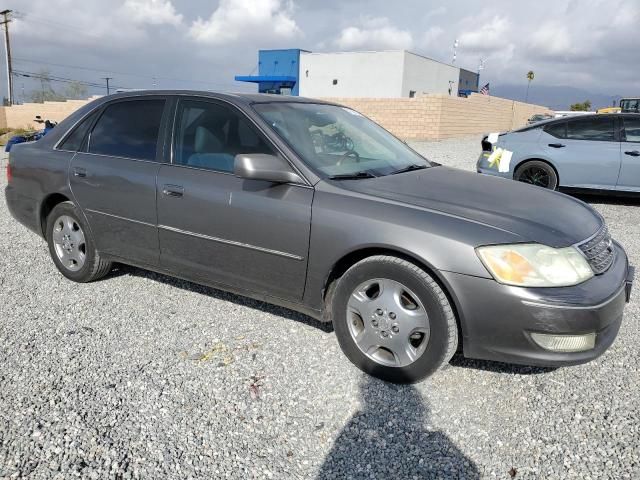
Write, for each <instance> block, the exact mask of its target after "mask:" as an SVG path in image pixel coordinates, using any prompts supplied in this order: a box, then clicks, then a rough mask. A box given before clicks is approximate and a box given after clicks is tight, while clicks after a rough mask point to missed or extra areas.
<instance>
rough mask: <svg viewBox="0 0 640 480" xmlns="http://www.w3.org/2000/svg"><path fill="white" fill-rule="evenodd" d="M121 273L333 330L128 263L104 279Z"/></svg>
mask: <svg viewBox="0 0 640 480" xmlns="http://www.w3.org/2000/svg"><path fill="white" fill-rule="evenodd" d="M121 275H132V276H136V277H140V278H146V279H149V280H153V281H156V282H161V283H164V284H166V285H169V286H171V287H176V288H180V289H182V290H186V291H189V292H195V293H199V294H201V295H208V296H210V297H212V298H215V299H217V300H224V301H226V302H233V303H235V304H236V305H240V306H242V307H248V308H252V309H254V310H259V311H261V312H264V313H269V314H271V315H278V316H280V317H284V318H286V319H288V320H294V321H296V322H299V323H302V324H304V325H310V326H312V327H315V328H317V329H319V330H321V331H323V332H325V333H331V332H333V325H332V324H331V323H329V322H320V321H318V320H316V319H315V318H312V317H310V316H308V315H305V314H303V313H300V312H296V311H294V310H291V309H288V308H285V307H279V306H277V305H273V304H270V303H266V302H262V301H260V300H254V299H252V298H249V297H245V296H242V295H236V294H234V293H230V292H225V291H223V290H218V289H217V288H213V287H208V286H206V285H200V284H198V283H193V282H190V281H188V280H182V279H180V278H176V277H171V276H169V275H163V274H161V273H156V272H152V271H150V270H144V269H142V268H138V267H133V266H130V265H124V264H116V265H114V267H113V270H112V271H111V272H110V273H109V275H108V276H107V277H106V279H109V278H116V277H119V276H121Z"/></svg>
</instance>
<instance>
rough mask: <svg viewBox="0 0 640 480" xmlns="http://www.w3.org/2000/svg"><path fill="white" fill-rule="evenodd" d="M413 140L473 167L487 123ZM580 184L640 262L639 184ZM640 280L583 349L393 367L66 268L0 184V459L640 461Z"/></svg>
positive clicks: (254, 468)
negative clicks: (414, 378) (593, 191)
mask: <svg viewBox="0 0 640 480" xmlns="http://www.w3.org/2000/svg"><path fill="white" fill-rule="evenodd" d="M414 146H415V147H416V148H417V149H419V150H420V151H421V152H424V153H426V155H427V156H429V157H430V158H432V159H433V160H436V161H438V162H441V163H443V164H447V165H454V166H456V167H460V168H467V169H472V168H473V166H474V163H475V159H476V157H477V155H478V153H479V152H478V150H479V138H477V137H473V138H468V139H462V140H460V139H458V140H449V141H443V142H433V143H420V144H415V145H414ZM3 165H4V164H3ZM0 182H1V183H0V186H2V187H3V188H4V182H5V179H4V175H2V180H1V181H0ZM588 200H589V201H590V202H592V203H594V205H595V207H596V208H597V209H598V210H599V211H600V212H602V214H603V215H604V216H605V218H606V219H607V221H608V223H609V226H610V229H611V231H612V233H613V235H614V236H615V237H616V238H617V239H618V240H620V241H621V242H622V243H623V244H624V245H625V247H626V248H627V251H628V253H629V256H630V258H631V260H632V262H633V263H635V264H636V265H640V245H639V240H638V239H639V238H640V235H639V234H640V231H639V229H640V208H639V207H640V203H637V202H633V201H619V200H617V201H616V200H610V199H607V198H598V197H596V198H595V199H593V198H592V199H588ZM638 298H639V296H638V295H636V296H635V297H634V298H633V300H632V302H631V304H629V305H628V307H627V311H626V313H627V314H626V319H625V322H624V324H623V326H622V329H621V331H620V334H619V337H618V339H617V341H616V342H615V344H614V345H613V347H612V348H611V349H610V350H609V351H608V352H607V353H606V354H605V355H604V356H603V357H601V358H599V359H598V360H596V361H594V362H591V363H589V364H587V365H583V366H578V367H570V368H561V369H556V370H544V369H535V368H526V367H515V366H510V365H504V364H499V363H490V362H477V361H468V360H464V359H462V358H454V360H453V361H452V366H451V367H449V368H447V369H445V370H443V371H441V372H438V373H437V374H436V375H434V376H433V377H432V378H430V379H428V380H427V381H425V382H423V383H420V384H418V385H414V386H395V385H389V384H385V383H383V382H380V381H377V380H375V379H372V378H370V377H367V376H365V375H363V374H361V373H360V372H359V371H358V370H357V369H356V368H355V367H353V366H351V364H350V363H349V362H348V361H347V360H346V358H345V357H344V356H343V355H342V354H341V352H340V350H339V347H338V345H337V342H336V340H335V337H334V335H333V333H332V332H331V331H330V329H327V328H323V327H322V326H321V325H319V324H317V323H315V322H314V321H312V320H310V319H308V318H307V317H305V316H303V315H300V314H297V313H294V312H291V311H288V310H285V309H281V308H277V307H272V306H269V305H265V304H263V303H260V302H255V301H252V300H248V299H245V298H242V297H238V296H234V295H230V294H226V293H223V292H220V291H217V290H213V289H209V288H205V287H201V286H197V285H194V284H191V283H188V282H183V281H179V280H174V279H171V278H168V277H165V276H161V275H156V274H152V273H148V272H145V271H142V270H138V269H134V268H130V267H121V268H120V269H119V270H117V271H114V272H113V273H112V274H111V275H110V276H108V277H107V278H106V279H104V280H102V281H100V282H96V283H92V284H88V285H79V284H73V283H71V282H69V281H67V280H65V279H64V278H63V277H62V276H61V275H60V274H58V273H57V271H56V270H55V268H54V266H53V264H52V262H51V261H50V260H49V258H48V254H47V249H46V246H45V243H44V242H43V241H42V240H41V239H40V238H38V237H37V236H35V235H33V234H31V233H30V232H28V231H27V230H26V229H25V228H23V227H22V226H20V225H19V224H17V223H16V222H15V221H13V220H12V219H11V218H10V216H9V214H8V212H7V210H6V206H5V204H4V196H3V197H2V200H0V478H19V477H29V478H60V479H62V478H65V479H68V478H75V477H81V478H152V479H156V478H323V479H324V478H345V477H352V478H410V479H411V478H505V479H509V478H512V477H513V476H515V478H518V479H519V478H563V479H564V478H580V479H601V478H616V479H618V478H630V479H631V478H639V477H640V463H639V462H640V458H639V456H640V429H639V413H638V412H639V409H638V407H639V404H638V403H639V402H638V390H637V385H638V383H639V382H640V361H639V356H638V352H637V349H638V340H637V338H638V334H639V333H640V328H639V324H638V319H639V318H640V317H639V312H638V307H639V304H638Z"/></svg>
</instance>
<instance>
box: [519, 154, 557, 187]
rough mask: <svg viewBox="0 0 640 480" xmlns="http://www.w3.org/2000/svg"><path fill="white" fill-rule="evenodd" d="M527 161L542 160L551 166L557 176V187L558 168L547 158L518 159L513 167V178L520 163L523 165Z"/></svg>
mask: <svg viewBox="0 0 640 480" xmlns="http://www.w3.org/2000/svg"><path fill="white" fill-rule="evenodd" d="M527 162H544V163H546V164H547V165H549V166H550V167H551V168H553V171H554V172H555V173H556V177H558V187H559V186H560V173H558V168H557V167H556V166H555V165H554V163H553V162H552V161H551V160H549V159H548V158H540V157H529V158H525V159H524V160H520V161H519V162H518V164H517V165H516V166H515V167H514V168H513V179H514V180H515V176H516V171H517V170H518V168H520V167H521V166H522V165H524V164H525V163H527Z"/></svg>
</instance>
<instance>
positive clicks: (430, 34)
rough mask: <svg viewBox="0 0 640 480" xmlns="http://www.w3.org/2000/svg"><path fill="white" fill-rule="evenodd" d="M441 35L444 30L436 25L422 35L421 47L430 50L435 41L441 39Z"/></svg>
mask: <svg viewBox="0 0 640 480" xmlns="http://www.w3.org/2000/svg"><path fill="white" fill-rule="evenodd" d="M442 34H444V29H443V28H442V27H439V26H437V25H436V26H434V27H431V28H429V29H428V30H427V31H426V32H424V34H423V35H422V45H423V46H424V47H425V48H431V47H433V46H435V43H436V40H438V39H439V38H440V37H442Z"/></svg>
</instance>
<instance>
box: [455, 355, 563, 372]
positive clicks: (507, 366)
mask: <svg viewBox="0 0 640 480" xmlns="http://www.w3.org/2000/svg"><path fill="white" fill-rule="evenodd" d="M449 365H451V366H453V367H458V368H470V369H473V370H482V371H485V372H493V373H512V374H515V375H540V374H544V373H551V372H553V371H555V370H557V368H556V367H535V366H532V365H516V364H513V363H503V362H494V361H491V360H475V359H472V358H465V357H464V356H463V355H462V354H461V353H456V354H455V355H454V356H453V358H452V359H451V360H449Z"/></svg>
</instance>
